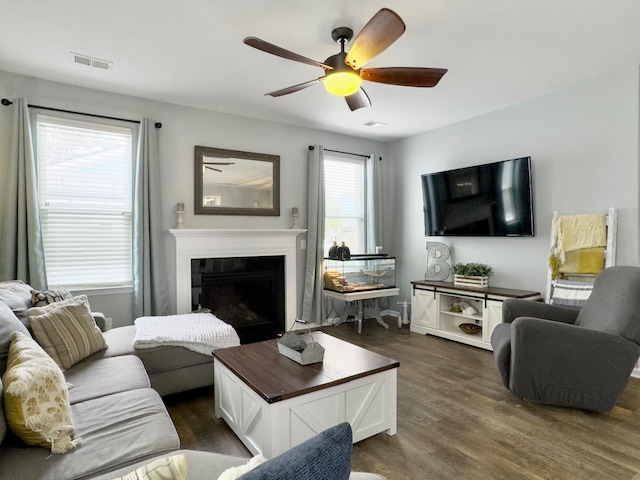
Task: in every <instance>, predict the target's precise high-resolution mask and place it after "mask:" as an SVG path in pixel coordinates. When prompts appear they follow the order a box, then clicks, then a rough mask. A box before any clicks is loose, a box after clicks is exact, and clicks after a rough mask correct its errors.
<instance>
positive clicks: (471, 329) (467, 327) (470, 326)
mask: <svg viewBox="0 0 640 480" xmlns="http://www.w3.org/2000/svg"><path fill="white" fill-rule="evenodd" d="M458 327H460V330H462V331H463V332H464V333H468V334H469V335H475V334H476V333H480V332H481V331H482V327H481V326H480V325H476V324H475V323H461V324H460V325H458Z"/></svg>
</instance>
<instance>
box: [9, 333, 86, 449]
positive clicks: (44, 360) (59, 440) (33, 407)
mask: <svg viewBox="0 0 640 480" xmlns="http://www.w3.org/2000/svg"><path fill="white" fill-rule="evenodd" d="M3 383H4V385H5V388H4V407H5V413H6V418H7V423H8V424H9V427H10V428H11V430H12V431H13V432H14V433H15V434H16V435H17V436H18V437H19V438H20V439H21V440H22V441H23V442H25V443H26V444H28V445H39V446H43V447H49V448H51V452H52V453H65V452H67V451H69V450H71V449H72V448H74V447H75V446H76V445H77V444H78V441H77V440H75V441H74V440H72V437H73V421H72V419H71V406H70V404H69V397H68V393H67V383H66V381H65V379H64V375H63V374H62V371H61V370H60V368H59V367H58V366H57V365H56V364H55V363H54V362H53V360H51V358H50V357H49V356H48V355H47V354H46V353H45V351H44V350H42V348H41V347H40V346H39V345H38V344H37V343H36V342H35V341H34V340H33V339H32V338H31V337H28V336H26V335H24V334H22V333H20V332H16V333H14V334H13V337H12V342H11V347H10V348H9V360H8V362H7V371H6V373H5V374H4V377H3Z"/></svg>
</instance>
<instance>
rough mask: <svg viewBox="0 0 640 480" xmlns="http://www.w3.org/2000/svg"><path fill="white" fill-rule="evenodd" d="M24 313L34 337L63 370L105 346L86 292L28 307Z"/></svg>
mask: <svg viewBox="0 0 640 480" xmlns="http://www.w3.org/2000/svg"><path fill="white" fill-rule="evenodd" d="M27 314H28V315H29V322H30V323H31V329H32V331H33V337H34V338H35V339H36V341H37V342H38V343H39V344H40V345H41V346H42V348H43V349H44V350H45V352H47V353H48V354H49V355H50V356H51V358H53V360H54V361H55V362H56V363H57V364H58V366H59V367H60V368H62V369H63V370H65V369H67V368H70V367H72V366H73V365H75V364H76V363H78V362H79V361H80V360H82V359H84V358H86V357H88V356H89V355H91V354H93V353H95V352H98V351H100V350H104V349H105V348H107V344H106V342H105V340H104V337H103V336H102V332H101V331H100V329H99V328H98V326H97V325H96V322H95V320H94V319H93V316H92V315H91V310H89V301H88V299H87V296H86V295H80V296H78V297H73V298H70V299H68V300H62V301H60V302H55V303H51V304H49V305H46V306H44V307H34V308H30V309H29V310H28V311H27Z"/></svg>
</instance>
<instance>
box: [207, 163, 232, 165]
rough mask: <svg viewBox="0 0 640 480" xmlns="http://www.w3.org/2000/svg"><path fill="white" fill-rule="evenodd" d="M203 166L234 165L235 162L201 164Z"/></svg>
mask: <svg viewBox="0 0 640 480" xmlns="http://www.w3.org/2000/svg"><path fill="white" fill-rule="evenodd" d="M202 163H204V164H205V165H235V162H202Z"/></svg>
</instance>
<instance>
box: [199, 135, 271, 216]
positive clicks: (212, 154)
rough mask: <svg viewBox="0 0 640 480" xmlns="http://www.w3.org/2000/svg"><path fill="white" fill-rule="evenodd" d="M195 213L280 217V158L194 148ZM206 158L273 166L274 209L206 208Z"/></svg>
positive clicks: (235, 151)
mask: <svg viewBox="0 0 640 480" xmlns="http://www.w3.org/2000/svg"><path fill="white" fill-rule="evenodd" d="M194 153H195V154H194V161H195V163H194V167H195V169H194V170H195V179H194V213H195V214H196V215H255V216H280V156H279V155H268V154H265V153H254V152H243V151H240V150H227V149H224V148H214V147H202V146H199V145H196V146H195V148H194ZM205 158H220V159H227V160H228V159H238V160H254V161H260V162H269V163H271V165H272V180H273V187H272V191H271V193H272V203H271V204H272V207H271V208H260V207H256V208H249V207H242V206H238V207H234V206H204V205H203V204H202V203H203V202H202V198H203V194H204V176H203V166H204V161H205V160H204V159H205Z"/></svg>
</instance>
